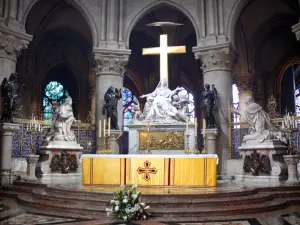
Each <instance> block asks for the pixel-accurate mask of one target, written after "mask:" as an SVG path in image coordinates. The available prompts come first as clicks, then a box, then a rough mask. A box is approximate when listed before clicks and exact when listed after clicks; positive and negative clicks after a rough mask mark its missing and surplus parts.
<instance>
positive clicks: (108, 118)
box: [108, 117, 110, 137]
mask: <svg viewBox="0 0 300 225" xmlns="http://www.w3.org/2000/svg"><path fill="white" fill-rule="evenodd" d="M108 137H110V117H108Z"/></svg>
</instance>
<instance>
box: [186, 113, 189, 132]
mask: <svg viewBox="0 0 300 225" xmlns="http://www.w3.org/2000/svg"><path fill="white" fill-rule="evenodd" d="M186 133H187V134H188V133H189V117H188V116H187V117H186Z"/></svg>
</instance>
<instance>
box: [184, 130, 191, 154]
mask: <svg viewBox="0 0 300 225" xmlns="http://www.w3.org/2000/svg"><path fill="white" fill-rule="evenodd" d="M185 136H186V145H185V149H184V153H185V154H190V140H189V139H190V135H189V134H186V135H185Z"/></svg>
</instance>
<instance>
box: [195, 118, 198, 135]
mask: <svg viewBox="0 0 300 225" xmlns="http://www.w3.org/2000/svg"><path fill="white" fill-rule="evenodd" d="M194 124H195V131H194V135H195V137H197V127H198V124H197V118H195V122H194Z"/></svg>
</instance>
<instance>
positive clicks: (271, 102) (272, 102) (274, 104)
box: [267, 95, 281, 118]
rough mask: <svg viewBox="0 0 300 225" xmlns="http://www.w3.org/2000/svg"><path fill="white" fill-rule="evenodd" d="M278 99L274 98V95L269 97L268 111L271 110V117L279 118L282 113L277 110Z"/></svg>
mask: <svg viewBox="0 0 300 225" xmlns="http://www.w3.org/2000/svg"><path fill="white" fill-rule="evenodd" d="M277 105H278V104H277V101H276V99H275V98H274V96H273V95H271V96H270V98H269V99H268V105H267V107H268V111H269V115H270V117H271V118H279V117H281V115H280V113H279V112H277Z"/></svg>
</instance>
